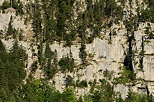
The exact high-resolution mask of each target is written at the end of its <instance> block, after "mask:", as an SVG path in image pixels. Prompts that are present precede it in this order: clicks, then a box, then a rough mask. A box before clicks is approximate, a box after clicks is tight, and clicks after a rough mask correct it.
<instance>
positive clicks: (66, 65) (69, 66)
mask: <svg viewBox="0 0 154 102" xmlns="http://www.w3.org/2000/svg"><path fill="white" fill-rule="evenodd" d="M58 64H59V66H60V68H61V70H62V72H65V71H70V72H73V71H74V67H75V62H74V59H73V58H72V57H71V56H70V57H69V56H68V55H67V56H66V57H62V58H61V59H60V61H59V62H58Z"/></svg>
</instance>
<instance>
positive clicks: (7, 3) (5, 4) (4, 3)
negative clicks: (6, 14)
mask: <svg viewBox="0 0 154 102" xmlns="http://www.w3.org/2000/svg"><path fill="white" fill-rule="evenodd" d="M9 7H10V4H9V2H8V1H6V0H5V1H4V2H3V4H2V6H1V7H0V9H1V10H3V11H4V10H5V9H7V8H9Z"/></svg>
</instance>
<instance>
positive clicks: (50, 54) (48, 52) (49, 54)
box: [45, 43, 54, 58]
mask: <svg viewBox="0 0 154 102" xmlns="http://www.w3.org/2000/svg"><path fill="white" fill-rule="evenodd" d="M53 55H54V52H53V51H51V49H50V47H49V44H48V43H47V45H46V47H45V57H46V58H53Z"/></svg>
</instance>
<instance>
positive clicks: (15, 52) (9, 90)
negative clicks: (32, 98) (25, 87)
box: [0, 41, 27, 102]
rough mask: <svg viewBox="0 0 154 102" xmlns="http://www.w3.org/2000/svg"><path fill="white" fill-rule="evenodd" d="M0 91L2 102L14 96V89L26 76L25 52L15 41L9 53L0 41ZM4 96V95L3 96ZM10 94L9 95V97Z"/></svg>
mask: <svg viewBox="0 0 154 102" xmlns="http://www.w3.org/2000/svg"><path fill="white" fill-rule="evenodd" d="M0 53H1V56H0V78H1V84H0V92H1V95H2V96H1V97H3V98H2V102H3V101H8V102H11V101H9V100H11V98H13V99H14V98H15V100H16V99H17V98H16V97H15V94H16V89H17V88H18V87H19V86H20V85H22V83H23V80H24V78H25V77H26V72H25V70H24V68H25V61H26V59H27V54H26V53H25V51H24V50H23V49H22V48H21V47H19V46H18V44H17V42H15V43H14V45H13V47H12V49H11V50H10V53H7V52H6V50H5V47H4V45H3V43H2V42H1V41H0ZM4 96H5V97H4ZM10 96H11V97H10Z"/></svg>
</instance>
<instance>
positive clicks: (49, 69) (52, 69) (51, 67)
mask: <svg viewBox="0 0 154 102" xmlns="http://www.w3.org/2000/svg"><path fill="white" fill-rule="evenodd" d="M57 62H58V61H57V59H56V58H54V60H53V63H51V59H48V62H47V65H46V66H45V67H44V69H43V70H44V72H45V75H46V76H47V77H48V78H49V79H51V78H53V76H54V75H55V74H56V73H57V72H58V68H57V65H58V63H57Z"/></svg>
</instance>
